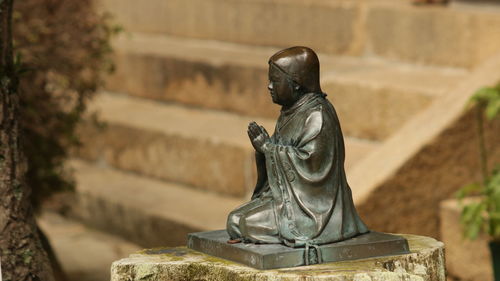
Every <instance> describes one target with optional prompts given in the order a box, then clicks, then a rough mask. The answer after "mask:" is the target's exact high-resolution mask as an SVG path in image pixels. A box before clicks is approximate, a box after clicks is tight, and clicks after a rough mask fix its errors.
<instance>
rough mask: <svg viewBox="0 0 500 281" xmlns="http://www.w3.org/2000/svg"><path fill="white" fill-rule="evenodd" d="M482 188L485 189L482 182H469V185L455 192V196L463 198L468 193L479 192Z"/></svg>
mask: <svg viewBox="0 0 500 281" xmlns="http://www.w3.org/2000/svg"><path fill="white" fill-rule="evenodd" d="M482 189H483V187H482V186H481V185H480V184H478V183H471V184H468V185H466V186H464V187H462V188H460V189H459V190H458V191H457V193H456V194H455V196H456V197H457V198H458V199H463V198H464V197H466V196H468V195H471V194H476V193H479V192H480V191H481V190H482Z"/></svg>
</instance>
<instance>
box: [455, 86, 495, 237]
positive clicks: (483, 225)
mask: <svg viewBox="0 0 500 281" xmlns="http://www.w3.org/2000/svg"><path fill="white" fill-rule="evenodd" d="M471 104H472V105H473V106H475V107H476V108H477V110H476V112H477V115H476V116H477V125H478V137H479V153H480V155H479V156H480V165H481V174H482V182H480V183H473V184H469V185H466V186H464V187H463V188H461V189H460V190H459V191H458V193H457V197H458V199H459V200H460V204H461V205H462V213H461V217H460V222H461V224H462V225H463V227H464V236H465V237H467V238H469V239H475V238H477V236H478V235H479V234H480V233H485V234H487V235H489V236H490V238H491V239H492V240H497V241H500V165H497V166H496V167H495V168H494V169H493V170H492V171H491V173H490V172H489V169H488V154H487V151H486V145H485V140H484V130H483V126H484V117H485V116H486V118H487V119H488V120H489V121H492V120H493V119H495V118H497V117H499V116H500V84H499V85H497V86H495V87H487V88H482V89H480V90H478V91H477V92H476V93H475V94H474V95H473V97H472V98H471ZM467 196H475V197H477V198H475V199H474V200H470V201H468V202H467V203H465V202H464V201H463V199H464V198H465V197H467Z"/></svg>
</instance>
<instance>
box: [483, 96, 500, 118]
mask: <svg viewBox="0 0 500 281" xmlns="http://www.w3.org/2000/svg"><path fill="white" fill-rule="evenodd" d="M485 113H486V117H487V118H488V119H489V120H493V119H494V118H495V117H497V116H498V115H499V113H500V98H497V99H496V100H491V101H490V102H489V103H488V104H487V105H486V110H485Z"/></svg>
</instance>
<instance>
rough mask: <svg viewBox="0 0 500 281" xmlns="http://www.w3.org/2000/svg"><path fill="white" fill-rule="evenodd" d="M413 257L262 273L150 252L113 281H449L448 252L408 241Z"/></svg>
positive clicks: (179, 251) (124, 266) (186, 254)
mask: <svg viewBox="0 0 500 281" xmlns="http://www.w3.org/2000/svg"><path fill="white" fill-rule="evenodd" d="M404 237H405V238H407V239H408V242H409V245H410V249H411V254H407V255H400V256H391V257H380V258H371V259H364V260H356V261H347V262H335V263H326V264H320V265H313V266H302V267H294V268H283V269H278V270H257V269H253V268H250V267H247V266H243V265H240V264H237V263H234V262H230V261H227V260H223V259H218V258H214V257H212V256H208V255H205V254H202V253H200V252H196V251H192V250H189V249H186V248H183V247H181V248H168V249H163V250H162V249H156V250H155V251H156V252H160V253H161V254H156V255H149V254H147V250H146V251H143V252H140V253H137V254H133V255H131V256H130V257H129V258H126V259H122V260H120V261H116V262H114V263H113V265H112V268H111V280H112V281H125V280H127V281H128V280H145V281H147V280H220V281H226V280H227V281H229V280H231V281H239V280H241V281H243V280H255V281H267V280H269V281H271V280H273V281H274V280H289V281H292V280H297V281H298V280H337V281H340V280H342V281H381V280H384V281H445V280H446V277H445V266H444V246H443V243H441V242H438V241H436V240H434V239H432V238H427V237H421V236H414V235H404Z"/></svg>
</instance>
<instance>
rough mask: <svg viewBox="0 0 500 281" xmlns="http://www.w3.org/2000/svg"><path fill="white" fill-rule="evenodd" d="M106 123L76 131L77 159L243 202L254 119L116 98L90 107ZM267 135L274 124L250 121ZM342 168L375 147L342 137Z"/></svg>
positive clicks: (250, 179)
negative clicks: (78, 140) (249, 129)
mask: <svg viewBox="0 0 500 281" xmlns="http://www.w3.org/2000/svg"><path fill="white" fill-rule="evenodd" d="M89 109H90V111H97V112H99V114H100V119H101V120H102V121H104V122H106V123H107V126H106V127H105V128H104V129H102V128H99V127H96V126H94V125H93V124H88V125H87V126H83V127H82V128H81V132H80V135H81V137H82V142H83V143H84V145H83V146H82V148H81V149H80V151H79V152H78V155H80V156H81V157H83V158H85V159H88V160H92V161H101V162H104V163H107V164H109V165H110V166H113V167H116V168H119V169H122V170H127V171H132V172H135V173H138V174H141V175H145V176H149V177H154V178H157V179H163V180H166V181H171V182H178V183H182V184H186V185H190V186H193V187H196V188H199V189H204V190H209V191H214V192H218V193H222V194H227V195H231V196H237V197H243V196H245V195H248V193H250V192H252V191H253V187H254V184H255V175H254V174H255V165H254V162H253V161H254V150H253V148H252V146H251V144H250V141H249V140H248V136H247V133H246V129H247V126H248V123H249V122H250V121H252V120H254V119H252V118H249V117H244V116H239V115H235V114H229V113H225V112H217V111H209V110H199V109H193V108H186V107H182V106H179V105H173V104H165V103H159V102H155V101H150V100H146V99H141V98H135V97H130V96H125V95H119V94H111V93H102V94H100V95H98V96H97V97H96V98H95V100H94V101H93V103H92V104H91V105H90V108H89ZM255 121H257V122H258V123H259V124H262V125H263V126H264V127H265V128H267V130H268V131H269V133H272V131H273V128H274V122H273V121H270V120H269V119H256V120H255ZM345 143H346V168H347V169H348V170H349V168H350V167H352V166H353V165H354V164H355V162H356V161H358V160H359V159H361V158H363V157H364V156H365V155H366V154H368V153H369V152H370V151H371V150H372V149H373V148H375V147H376V146H377V145H378V143H377V142H372V141H366V140H361V139H356V138H346V141H345Z"/></svg>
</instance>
